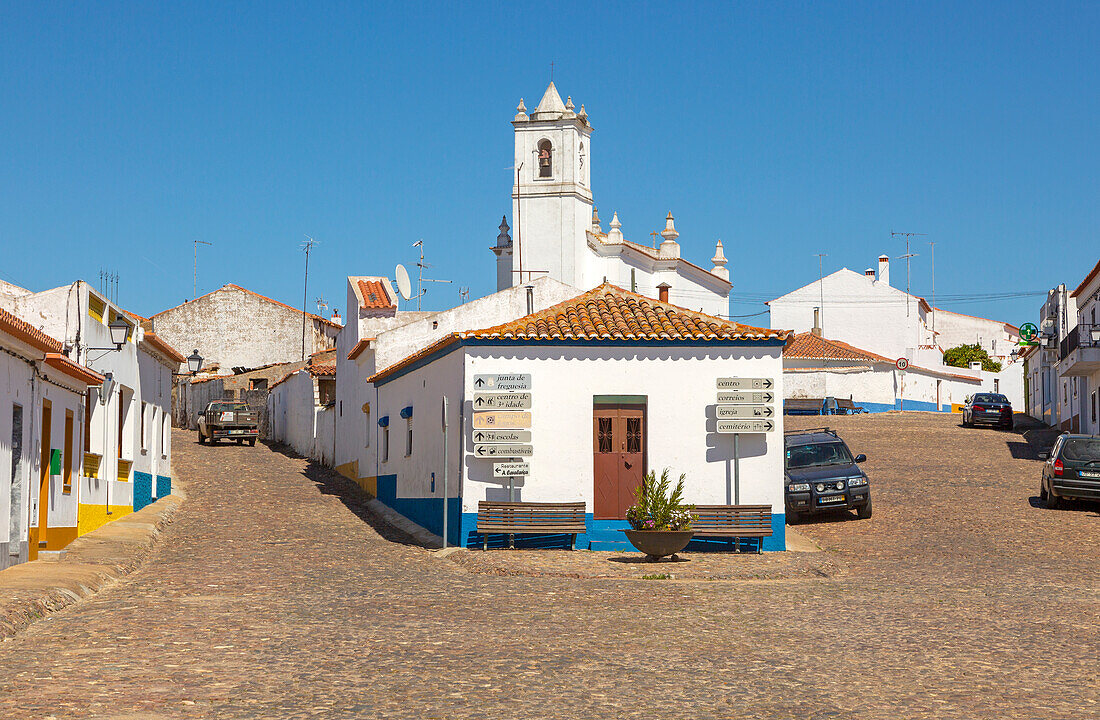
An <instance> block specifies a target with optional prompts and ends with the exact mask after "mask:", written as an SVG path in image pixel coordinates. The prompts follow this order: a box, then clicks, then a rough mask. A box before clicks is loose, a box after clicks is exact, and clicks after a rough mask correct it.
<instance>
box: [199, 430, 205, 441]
mask: <svg viewBox="0 0 1100 720" xmlns="http://www.w3.org/2000/svg"><path fill="white" fill-rule="evenodd" d="M205 444H206V436H205V435H203V434H202V431H201V430H200V431H199V445H205Z"/></svg>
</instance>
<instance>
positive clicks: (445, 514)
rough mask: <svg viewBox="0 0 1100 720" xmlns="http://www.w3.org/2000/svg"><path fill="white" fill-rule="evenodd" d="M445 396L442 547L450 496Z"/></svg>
mask: <svg viewBox="0 0 1100 720" xmlns="http://www.w3.org/2000/svg"><path fill="white" fill-rule="evenodd" d="M447 450H448V448H447V398H446V397H444V398H443V547H447V500H448V498H449V496H450V492H449V488H448V487H447V467H448V466H449V465H450V464H451V463H450V456H449V454H448V452H447Z"/></svg>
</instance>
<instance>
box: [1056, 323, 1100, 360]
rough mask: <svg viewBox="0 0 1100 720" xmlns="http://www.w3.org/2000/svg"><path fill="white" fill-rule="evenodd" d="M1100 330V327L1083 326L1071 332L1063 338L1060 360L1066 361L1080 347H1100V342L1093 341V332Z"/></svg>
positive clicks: (1059, 354)
mask: <svg viewBox="0 0 1100 720" xmlns="http://www.w3.org/2000/svg"><path fill="white" fill-rule="evenodd" d="M1097 328H1100V325H1087V324H1081V325H1078V326H1077V327H1075V328H1073V329H1072V330H1070V331H1069V334H1068V335H1066V336H1065V337H1064V338H1062V342H1061V345H1060V347H1059V352H1058V359H1059V360H1065V359H1066V356H1067V355H1069V354H1070V353H1071V352H1073V351H1074V350H1076V349H1077V348H1079V347H1100V340H1093V339H1092V331H1093V330H1094V329H1097Z"/></svg>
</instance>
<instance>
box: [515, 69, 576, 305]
mask: <svg viewBox="0 0 1100 720" xmlns="http://www.w3.org/2000/svg"><path fill="white" fill-rule="evenodd" d="M516 110H517V113H516V117H515V119H514V120H513V121H512V126H513V127H514V128H515V141H516V152H515V165H514V167H515V168H516V170H514V171H513V172H514V174H513V183H514V184H513V186H512V221H513V224H514V226H515V227H514V228H513V230H512V250H513V252H510V253H508V252H503V251H501V252H497V265H498V267H497V285H498V288H497V289H498V290H503V289H504V288H505V287H511V286H513V285H519V284H522V283H524V282H527V281H529V280H531V279H532V278H539V277H542V276H544V275H549V276H550V277H553V278H555V279H557V280H560V281H561V282H564V283H566V284H568V285H572V286H574V287H583V286H584V278H583V269H584V258H585V254H586V253H588V252H589V251H588V238H587V233H588V230H589V229H590V228H591V227H592V188H591V185H590V184H589V178H590V177H591V174H590V168H589V160H590V158H591V152H592V149H591V135H592V126H591V125H590V124H589V123H588V116H587V114H586V113H585V111H584V106H581V109H580V112H574V107H573V100H572V98H569V99H567V100H566V101H565V102H564V103H562V101H561V96H560V95H558V89H557V88H556V87H554V83H553V82H551V83H550V86H549V87H548V88H546V92H545V93H544V94H543V96H542V100H541V101H540V102H539V104H538V107H537V108H535V110H534V112H532V113H531V114H530V115H528V114H527V108H526V107H524V104H523V100H520V102H519V107H518V108H516ZM494 251H496V248H494ZM506 264H510V265H511V268H510V272H509V273H508V275H509V277H510V282H508V283H507V284H505V285H503V286H502V287H501V281H502V279H503V275H504V267H502V266H506Z"/></svg>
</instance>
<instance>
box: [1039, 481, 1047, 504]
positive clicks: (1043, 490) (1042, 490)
mask: <svg viewBox="0 0 1100 720" xmlns="http://www.w3.org/2000/svg"><path fill="white" fill-rule="evenodd" d="M1039 499H1040V500H1042V501H1043V502H1046V500H1047V484H1046V483H1045V482H1044V481H1043V479H1042V478H1039Z"/></svg>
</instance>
